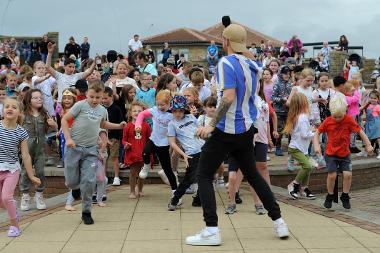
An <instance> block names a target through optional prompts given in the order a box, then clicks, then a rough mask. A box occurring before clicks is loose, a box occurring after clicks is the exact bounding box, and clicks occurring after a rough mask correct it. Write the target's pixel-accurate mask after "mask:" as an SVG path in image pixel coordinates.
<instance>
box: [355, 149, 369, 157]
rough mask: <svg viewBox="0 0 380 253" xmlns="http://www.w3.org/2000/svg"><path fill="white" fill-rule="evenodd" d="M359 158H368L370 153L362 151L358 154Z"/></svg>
mask: <svg viewBox="0 0 380 253" xmlns="http://www.w3.org/2000/svg"><path fill="white" fill-rule="evenodd" d="M356 156H357V157H367V156H368V153H367V152H366V151H365V150H362V151H360V152H359V153H357V154H356Z"/></svg>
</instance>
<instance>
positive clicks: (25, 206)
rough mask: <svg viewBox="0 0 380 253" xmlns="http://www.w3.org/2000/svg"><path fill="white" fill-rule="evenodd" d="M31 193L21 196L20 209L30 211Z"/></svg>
mask: <svg viewBox="0 0 380 253" xmlns="http://www.w3.org/2000/svg"><path fill="white" fill-rule="evenodd" d="M29 202H30V195H29V193H23V194H22V197H21V203H20V210H21V211H28V210H29V209H30V203H29Z"/></svg>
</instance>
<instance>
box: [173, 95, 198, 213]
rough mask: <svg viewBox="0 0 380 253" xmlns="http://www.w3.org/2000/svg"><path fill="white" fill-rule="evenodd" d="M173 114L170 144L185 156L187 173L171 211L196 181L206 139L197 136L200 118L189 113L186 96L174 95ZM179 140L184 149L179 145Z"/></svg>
mask: <svg viewBox="0 0 380 253" xmlns="http://www.w3.org/2000/svg"><path fill="white" fill-rule="evenodd" d="M172 114H173V119H172V120H171V121H170V122H169V125H168V139H169V144H170V146H171V148H172V149H173V150H174V151H175V152H177V153H178V154H180V155H181V156H182V157H183V159H184V161H185V164H186V173H185V177H184V178H183V180H182V182H181V183H180V184H179V186H178V188H177V190H176V191H175V192H174V194H173V197H172V198H171V200H170V202H169V204H168V209H169V211H174V210H175V209H176V208H177V207H178V206H179V205H180V204H181V197H182V196H183V195H184V194H185V193H186V189H187V188H189V187H190V185H192V184H193V183H194V180H195V174H196V170H197V167H198V161H199V157H200V154H201V148H202V146H203V145H204V143H205V141H204V140H202V139H199V138H195V136H196V133H197V129H198V120H197V119H196V118H195V117H194V116H193V115H191V114H189V110H188V106H187V100H186V98H185V97H184V96H174V97H173V100H172ZM177 141H178V142H179V143H180V144H181V146H182V148H183V150H182V149H181V148H180V147H178V145H177Z"/></svg>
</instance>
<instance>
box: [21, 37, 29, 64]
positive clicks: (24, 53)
mask: <svg viewBox="0 0 380 253" xmlns="http://www.w3.org/2000/svg"><path fill="white" fill-rule="evenodd" d="M20 49H21V59H22V60H23V61H24V62H25V63H26V64H28V62H29V60H30V55H31V50H30V45H29V44H28V41H27V40H24V41H23V42H22V44H21V47H20Z"/></svg>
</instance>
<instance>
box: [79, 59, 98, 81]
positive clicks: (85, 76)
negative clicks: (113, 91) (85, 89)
mask: <svg viewBox="0 0 380 253" xmlns="http://www.w3.org/2000/svg"><path fill="white" fill-rule="evenodd" d="M95 67H96V60H94V61H92V64H91V66H90V67H89V68H88V69H86V71H84V72H83V76H82V79H86V78H87V77H88V76H89V75H91V73H92V72H93V71H94V70H95Z"/></svg>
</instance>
